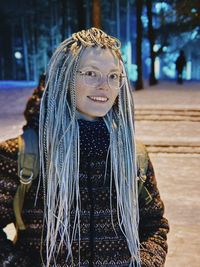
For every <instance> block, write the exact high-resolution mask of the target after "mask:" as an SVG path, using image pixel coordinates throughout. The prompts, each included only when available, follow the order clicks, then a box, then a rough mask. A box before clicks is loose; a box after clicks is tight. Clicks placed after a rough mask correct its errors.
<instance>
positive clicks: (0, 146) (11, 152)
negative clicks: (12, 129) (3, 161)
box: [0, 137, 19, 160]
mask: <svg viewBox="0 0 200 267" xmlns="http://www.w3.org/2000/svg"><path fill="white" fill-rule="evenodd" d="M18 149H19V146H18V137H15V138H11V139H8V140H6V141H2V142H0V157H3V158H7V159H8V160H9V159H10V160H17V155H18Z"/></svg>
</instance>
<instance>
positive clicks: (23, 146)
mask: <svg viewBox="0 0 200 267" xmlns="http://www.w3.org/2000/svg"><path fill="white" fill-rule="evenodd" d="M18 143H19V152H18V176H19V179H20V184H19V186H18V188H17V191H16V194H15V196H14V202H13V208H14V213H15V218H16V227H17V228H18V229H20V230H25V225H24V222H23V220H22V217H21V212H22V208H23V205H24V199H25V194H26V193H27V192H28V191H29V189H30V187H31V184H32V181H33V180H34V179H36V178H37V176H38V174H39V147H38V135H37V134H36V132H35V131H34V130H33V129H26V130H25V131H24V133H23V134H22V135H20V136H19V138H18Z"/></svg>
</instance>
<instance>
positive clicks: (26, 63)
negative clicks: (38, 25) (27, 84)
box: [21, 18, 30, 81]
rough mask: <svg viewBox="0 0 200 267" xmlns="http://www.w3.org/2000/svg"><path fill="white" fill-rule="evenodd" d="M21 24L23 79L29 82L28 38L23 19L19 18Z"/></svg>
mask: <svg viewBox="0 0 200 267" xmlns="http://www.w3.org/2000/svg"><path fill="white" fill-rule="evenodd" d="M21 23H22V38H23V51H24V55H23V57H24V68H25V79H26V80H27V81H29V80H30V71H29V62H28V47H27V44H28V38H27V30H26V27H25V22H24V18H21Z"/></svg>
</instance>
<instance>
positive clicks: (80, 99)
mask: <svg viewBox="0 0 200 267" xmlns="http://www.w3.org/2000/svg"><path fill="white" fill-rule="evenodd" d="M115 73H121V68H120V63H119V59H118V58H117V57H116V56H115V55H114V54H113V53H112V51H111V50H110V49H108V48H106V49H102V48H100V47H95V48H94V47H93V48H86V49H85V50H84V52H83V54H82V56H81V59H80V65H79V69H78V73H77V77H76V108H77V111H78V113H79V117H82V118H84V119H86V120H94V119H97V118H98V117H103V116H105V115H106V114H107V113H108V111H109V110H110V109H111V108H112V106H113V104H114V102H115V99H116V97H117V96H118V94H119V88H117V87H116V88H114V87H112V88H110V87H109V85H108V82H107V81H108V79H107V76H108V75H109V74H111V76H110V77H111V79H115ZM96 74H100V75H101V74H102V79H99V82H98V83H97V85H95V86H94V85H93V84H92V83H91V84H90V83H89V84H88V83H85V80H86V76H87V78H89V79H93V78H92V77H94V76H96ZM88 76H89V77H88Z"/></svg>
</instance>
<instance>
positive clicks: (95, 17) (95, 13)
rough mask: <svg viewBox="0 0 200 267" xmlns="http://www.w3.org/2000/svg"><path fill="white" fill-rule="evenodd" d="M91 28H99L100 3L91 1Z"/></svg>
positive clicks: (94, 0)
mask: <svg viewBox="0 0 200 267" xmlns="http://www.w3.org/2000/svg"><path fill="white" fill-rule="evenodd" d="M92 26H93V27H96V28H99V29H100V28H101V1H100V0H93V1H92Z"/></svg>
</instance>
